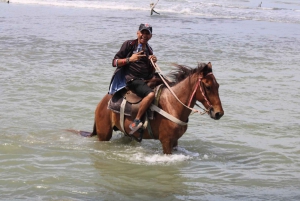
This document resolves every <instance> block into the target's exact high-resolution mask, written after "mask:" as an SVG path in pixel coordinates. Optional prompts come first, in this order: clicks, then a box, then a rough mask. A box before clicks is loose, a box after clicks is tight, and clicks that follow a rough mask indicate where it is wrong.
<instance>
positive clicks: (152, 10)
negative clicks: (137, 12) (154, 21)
mask: <svg viewBox="0 0 300 201" xmlns="http://www.w3.org/2000/svg"><path fill="white" fill-rule="evenodd" d="M157 3H158V1H157V2H156V4H157ZM156 4H154V3H150V8H151V15H153V12H154V13H156V14H158V15H160V14H159V13H158V12H156V11H155V10H154V7H155V6H156Z"/></svg>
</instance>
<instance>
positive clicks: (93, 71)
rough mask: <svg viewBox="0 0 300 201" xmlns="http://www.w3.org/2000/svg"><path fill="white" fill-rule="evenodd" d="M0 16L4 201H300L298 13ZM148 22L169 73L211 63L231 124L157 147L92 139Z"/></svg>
mask: <svg viewBox="0 0 300 201" xmlns="http://www.w3.org/2000/svg"><path fill="white" fill-rule="evenodd" d="M150 3H151V1H149V2H148V1H147V2H142V1H136V0H131V1H126V2H123V1H113V2H111V1H53V0H49V1H34V0H31V1H29V0H20V1H17V0H16V1H14V0H12V1H11V3H10V4H7V3H0V47H1V48H0V71H1V73H0V94H1V95H0V132H1V136H2V137H1V140H0V194H1V198H0V199H1V200H17V199H24V200H151V201H152V200H264V201H265V200H272V201H273V200H299V199H300V193H299V190H298V189H299V187H300V186H299V184H300V182H299V181H300V171H299V167H300V160H299V157H298V156H299V153H300V147H299V141H300V140H299V130H300V126H299V123H300V122H299V116H300V115H299V103H300V102H299V95H300V94H299V89H300V77H299V75H300V72H299V52H300V51H299V50H300V48H299V47H300V40H299V38H300V37H299V35H300V28H299V23H300V17H299V7H300V6H299V2H297V1H292V0H290V1H263V3H262V7H257V5H258V4H259V3H260V2H259V1H258V2H256V1H242V2H240V1H233V0H230V1H195V0H194V1H193V0H191V1H183V0H180V1H179V0H178V1H174V0H168V1H166V0H165V1H163V0H160V1H159V3H158V4H157V7H156V10H157V11H158V12H160V13H161V15H152V16H150V14H149V4H150ZM141 22H149V23H150V24H152V26H153V37H152V39H151V41H150V42H149V43H150V45H151V46H152V47H153V49H154V53H155V55H156V56H157V57H158V60H159V61H158V65H159V67H160V68H161V69H162V70H163V72H164V73H167V72H169V71H170V70H171V64H172V63H174V62H175V63H179V64H185V65H188V66H191V67H196V65H197V62H209V61H210V62H212V65H213V71H214V74H215V76H216V78H217V80H218V82H219V84H220V97H221V100H222V103H223V108H224V110H225V115H224V117H222V119H220V120H219V121H214V120H212V119H210V118H209V117H208V116H206V115H204V116H200V115H196V114H194V115H192V116H191V117H190V122H189V128H188V131H187V133H186V134H185V135H184V136H183V137H182V138H181V139H180V140H179V150H178V151H177V152H175V153H174V154H173V155H172V156H165V155H163V154H162V148H161V144H160V142H159V141H154V140H144V141H142V143H137V142H134V141H131V140H130V139H127V138H125V137H123V135H122V134H120V133H115V134H114V136H113V139H112V140H111V141H110V142H98V141H97V139H96V138H81V137H79V136H77V135H74V134H71V133H68V132H66V131H64V129H78V130H79V129H80V130H88V131H91V130H92V125H93V119H94V116H93V115H94V110H95V108H96V105H97V103H98V102H99V101H100V99H101V98H102V96H104V95H105V94H106V93H107V90H108V84H109V81H110V78H111V75H112V73H113V71H114V68H112V67H111V60H112V58H113V56H114V55H115V53H116V52H117V51H118V49H119V48H120V46H121V44H122V42H124V41H125V40H127V39H134V38H135V37H136V30H137V28H138V25H139V24H140V23H141Z"/></svg>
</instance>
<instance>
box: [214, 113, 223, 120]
mask: <svg viewBox="0 0 300 201" xmlns="http://www.w3.org/2000/svg"><path fill="white" fill-rule="evenodd" d="M223 114H224V113H223V112H217V113H216V114H215V117H216V119H221V117H222V116H223Z"/></svg>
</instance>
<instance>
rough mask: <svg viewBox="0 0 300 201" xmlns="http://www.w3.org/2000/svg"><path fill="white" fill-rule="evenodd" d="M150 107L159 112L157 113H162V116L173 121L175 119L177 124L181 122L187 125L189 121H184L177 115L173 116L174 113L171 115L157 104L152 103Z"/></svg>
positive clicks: (182, 124)
mask: <svg viewBox="0 0 300 201" xmlns="http://www.w3.org/2000/svg"><path fill="white" fill-rule="evenodd" d="M150 109H151V110H153V111H155V112H157V113H159V114H161V115H162V116H164V117H166V118H167V119H170V120H171V121H173V122H174V123H176V124H179V125H181V126H185V125H187V122H183V121H181V120H179V119H177V118H176V117H173V116H172V115H170V114H169V113H167V112H165V111H164V110H162V109H160V108H159V107H157V106H156V105H153V104H151V106H150Z"/></svg>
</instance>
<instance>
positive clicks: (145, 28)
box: [139, 23, 152, 34]
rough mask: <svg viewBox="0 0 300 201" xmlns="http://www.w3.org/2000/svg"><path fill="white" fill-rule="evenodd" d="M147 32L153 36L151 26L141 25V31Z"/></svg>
mask: <svg viewBox="0 0 300 201" xmlns="http://www.w3.org/2000/svg"><path fill="white" fill-rule="evenodd" d="M143 30H147V31H149V33H150V34H152V26H151V25H150V24H147V23H145V24H140V27H139V31H143Z"/></svg>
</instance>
